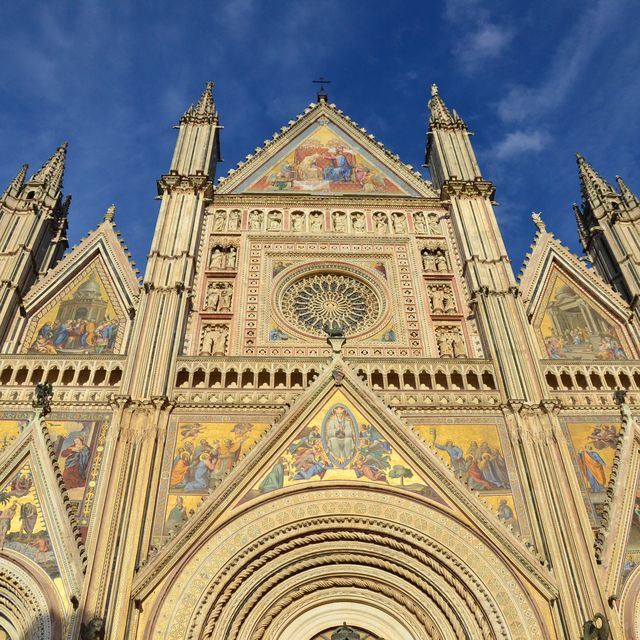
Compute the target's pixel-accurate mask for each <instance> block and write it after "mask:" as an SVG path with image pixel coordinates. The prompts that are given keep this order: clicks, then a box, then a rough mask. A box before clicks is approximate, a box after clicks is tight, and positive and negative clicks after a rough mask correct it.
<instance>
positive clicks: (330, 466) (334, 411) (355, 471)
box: [240, 389, 446, 504]
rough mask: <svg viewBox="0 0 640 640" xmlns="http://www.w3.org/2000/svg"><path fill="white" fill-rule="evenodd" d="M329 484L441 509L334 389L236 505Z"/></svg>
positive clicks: (410, 470) (381, 434)
mask: <svg viewBox="0 0 640 640" xmlns="http://www.w3.org/2000/svg"><path fill="white" fill-rule="evenodd" d="M332 480H335V481H342V482H344V481H351V482H374V483H379V484H381V485H391V486H395V487H400V488H402V489H404V490H406V491H414V492H416V493H419V494H420V495H422V496H425V497H427V498H430V499H432V500H435V501H437V502H441V503H442V504H446V503H445V501H444V500H442V498H441V497H440V496H439V495H438V494H437V493H436V492H435V491H434V490H433V489H432V488H431V487H430V486H428V485H427V484H426V483H425V481H424V480H423V479H422V478H421V477H420V475H419V474H418V473H417V471H416V470H415V469H414V468H413V467H412V465H410V464H409V463H408V462H407V461H406V459H405V458H404V457H403V456H401V455H400V454H399V453H398V451H397V450H396V449H395V448H394V447H393V445H392V444H391V443H390V442H389V439H388V437H387V436H386V434H385V432H384V429H382V428H379V427H378V426H377V425H375V423H374V421H372V420H371V418H369V417H367V416H366V415H365V413H364V412H363V411H362V410H361V409H360V408H359V407H358V405H357V404H356V403H354V402H353V401H352V400H351V398H349V397H348V396H347V395H346V394H345V393H344V392H343V391H342V390H340V389H335V390H334V392H333V393H332V394H330V396H329V397H328V398H327V400H326V401H325V402H324V404H323V405H322V407H321V408H320V409H319V410H318V411H317V412H316V413H315V415H313V416H312V417H311V419H310V420H308V421H307V422H306V424H305V425H304V426H303V427H301V428H300V429H299V431H298V432H297V433H296V435H295V437H294V438H293V439H292V440H291V441H290V442H289V443H288V444H287V446H286V447H285V448H284V449H283V450H282V451H280V455H279V459H278V460H277V462H276V463H275V464H274V465H273V467H272V468H271V470H270V471H269V472H268V473H265V474H264V475H263V476H262V477H261V478H260V480H259V481H258V482H257V483H256V484H255V485H254V487H253V488H252V489H251V491H250V492H249V493H247V494H246V495H245V496H244V497H243V498H242V499H241V501H240V502H245V501H246V500H249V499H254V498H259V497H260V496H262V495H264V494H265V493H269V492H271V491H276V490H278V489H282V488H286V487H290V486H300V485H302V484H305V483H310V482H321V481H324V482H330V481H332Z"/></svg>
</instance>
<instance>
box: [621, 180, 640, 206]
mask: <svg viewBox="0 0 640 640" xmlns="http://www.w3.org/2000/svg"><path fill="white" fill-rule="evenodd" d="M616 182H617V183H618V188H619V189H620V193H621V194H622V199H623V200H624V203H625V204H626V205H627V207H629V209H632V208H633V207H637V206H639V205H640V201H639V200H638V197H637V196H636V194H635V193H633V191H631V189H629V187H628V186H627V185H626V184H625V183H624V181H623V180H622V178H621V177H620V176H616Z"/></svg>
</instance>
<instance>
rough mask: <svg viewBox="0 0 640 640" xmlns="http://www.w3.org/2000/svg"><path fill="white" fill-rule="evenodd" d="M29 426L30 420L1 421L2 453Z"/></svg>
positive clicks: (0, 445)
mask: <svg viewBox="0 0 640 640" xmlns="http://www.w3.org/2000/svg"><path fill="white" fill-rule="evenodd" d="M28 424H29V420H28V419H19V418H18V419H13V418H10V419H0V451H2V449H4V448H5V447H8V446H9V445H10V444H11V443H12V442H13V441H14V440H16V438H17V437H18V436H19V435H20V433H21V432H22V430H23V429H24V428H25V427H26V426H27V425H28Z"/></svg>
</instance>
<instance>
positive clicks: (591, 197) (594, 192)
mask: <svg viewBox="0 0 640 640" xmlns="http://www.w3.org/2000/svg"><path fill="white" fill-rule="evenodd" d="M576 159H577V161H578V173H579V175H580V190H581V191H582V198H583V200H584V201H585V202H588V203H590V204H591V205H593V203H594V202H595V201H597V200H599V199H600V196H602V195H604V194H615V191H614V190H613V187H612V186H611V185H610V184H609V183H608V182H607V181H606V180H605V179H604V178H603V177H602V176H600V175H599V174H598V172H597V171H596V170H595V169H594V168H593V167H592V166H591V165H590V164H589V163H588V162H587V161H586V160H585V159H584V158H583V157H582V156H581V155H580V154H579V153H576Z"/></svg>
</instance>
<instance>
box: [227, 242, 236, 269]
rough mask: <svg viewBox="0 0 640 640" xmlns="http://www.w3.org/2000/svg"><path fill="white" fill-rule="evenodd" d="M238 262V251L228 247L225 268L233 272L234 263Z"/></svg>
mask: <svg viewBox="0 0 640 640" xmlns="http://www.w3.org/2000/svg"><path fill="white" fill-rule="evenodd" d="M237 261H238V250H237V249H236V248H235V247H229V250H228V252H227V264H226V268H227V269H229V270H230V271H234V270H235V268H236V262H237Z"/></svg>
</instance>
